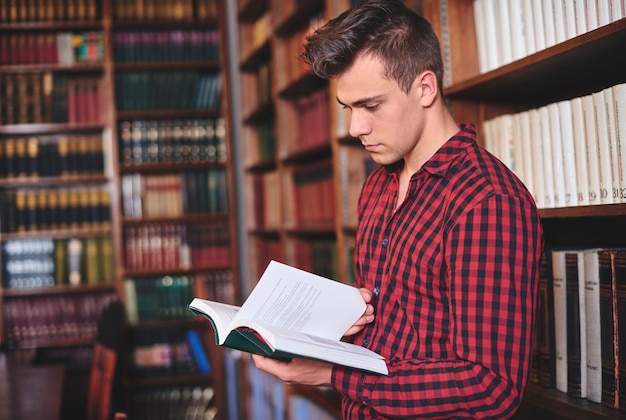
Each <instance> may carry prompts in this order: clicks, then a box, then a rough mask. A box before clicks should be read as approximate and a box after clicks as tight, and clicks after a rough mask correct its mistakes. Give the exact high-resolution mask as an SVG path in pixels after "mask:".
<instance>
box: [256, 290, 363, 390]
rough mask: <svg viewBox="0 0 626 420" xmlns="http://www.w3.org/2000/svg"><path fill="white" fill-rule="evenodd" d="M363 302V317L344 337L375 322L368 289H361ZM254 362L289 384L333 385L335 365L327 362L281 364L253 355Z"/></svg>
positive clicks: (299, 361)
mask: <svg viewBox="0 0 626 420" xmlns="http://www.w3.org/2000/svg"><path fill="white" fill-rule="evenodd" d="M359 291H360V292H361V296H362V297H363V300H364V301H365V303H366V304H367V306H366V307H365V312H363V315H361V317H360V318H359V319H358V320H357V321H356V322H355V323H354V325H352V326H351V327H350V328H348V330H347V331H346V333H345V334H344V337H347V336H350V335H354V334H356V333H358V332H359V331H361V330H362V329H363V328H365V326H366V325H367V324H369V323H370V322H372V321H374V307H373V306H372V305H371V304H370V302H371V301H372V292H370V291H369V290H367V289H364V288H362V289H359ZM252 360H254V364H255V365H256V367H257V368H258V369H260V370H262V371H264V372H267V373H269V374H271V375H274V376H276V377H277V378H278V379H280V380H282V381H283V382H286V383H288V384H300V385H322V386H330V385H331V376H332V373H333V365H332V364H330V363H326V362H321V361H318V360H310V359H298V358H295V359H292V360H291V361H290V362H280V361H278V360H275V359H270V358H269V357H264V356H259V355H256V354H253V355H252Z"/></svg>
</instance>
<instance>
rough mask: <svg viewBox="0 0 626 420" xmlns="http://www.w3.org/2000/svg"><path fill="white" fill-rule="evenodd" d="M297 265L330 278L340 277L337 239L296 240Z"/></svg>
mask: <svg viewBox="0 0 626 420" xmlns="http://www.w3.org/2000/svg"><path fill="white" fill-rule="evenodd" d="M294 251H295V259H296V264H297V267H298V268H300V269H302V270H306V271H309V272H311V273H315V274H317V275H320V276H323V277H326V278H329V279H338V278H339V264H338V249H337V241H336V240H334V239H327V240H323V239H313V240H301V239H297V240H295V246H294Z"/></svg>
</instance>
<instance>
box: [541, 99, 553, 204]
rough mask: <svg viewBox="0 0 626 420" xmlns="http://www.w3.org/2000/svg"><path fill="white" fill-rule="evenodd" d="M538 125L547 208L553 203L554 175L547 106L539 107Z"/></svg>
mask: <svg viewBox="0 0 626 420" xmlns="http://www.w3.org/2000/svg"><path fill="white" fill-rule="evenodd" d="M539 127H540V130H541V131H540V132H541V145H542V152H543V175H544V176H545V185H544V188H545V191H544V194H545V204H546V207H547V208H552V207H554V205H555V199H554V198H555V195H556V190H555V176H554V165H553V161H552V137H551V133H550V113H549V112H548V107H547V106H542V107H541V108H539Z"/></svg>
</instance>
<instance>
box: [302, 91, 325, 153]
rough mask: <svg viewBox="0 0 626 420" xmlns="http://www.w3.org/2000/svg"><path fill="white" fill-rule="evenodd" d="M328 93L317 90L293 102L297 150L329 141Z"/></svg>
mask: <svg viewBox="0 0 626 420" xmlns="http://www.w3.org/2000/svg"><path fill="white" fill-rule="evenodd" d="M328 98H329V97H328V91H327V90H326V89H321V90H317V91H315V92H312V93H309V94H308V95H305V96H301V97H300V98H298V99H296V100H295V103H294V106H295V108H296V111H297V115H298V136H297V143H298V148H300V149H307V148H310V147H313V146H316V145H319V144H324V143H327V142H328V141H329V133H330V110H329V99H328Z"/></svg>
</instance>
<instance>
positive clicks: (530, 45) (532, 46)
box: [522, 0, 537, 55]
mask: <svg viewBox="0 0 626 420" xmlns="http://www.w3.org/2000/svg"><path fill="white" fill-rule="evenodd" d="M534 1H535V0H522V8H523V10H524V34H525V39H524V40H525V43H526V55H531V54H534V53H536V52H537V44H536V43H535V15H534V13H533V3H534Z"/></svg>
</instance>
